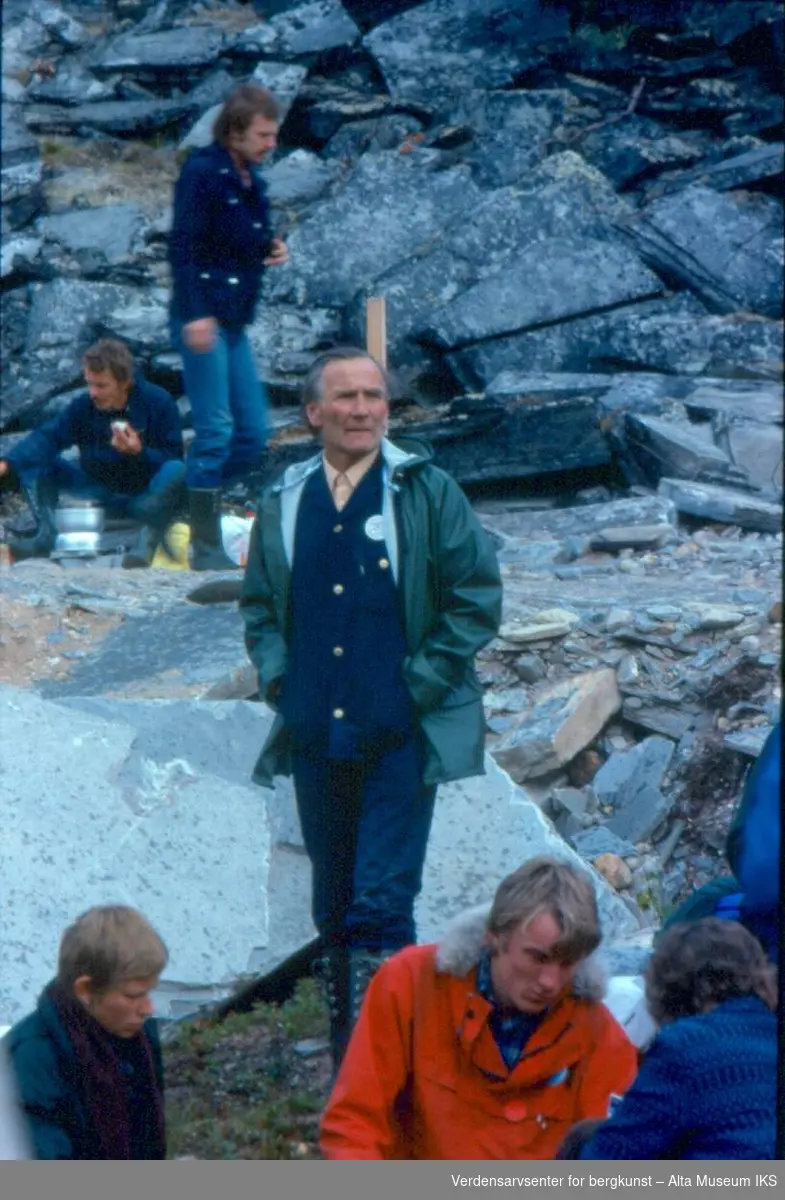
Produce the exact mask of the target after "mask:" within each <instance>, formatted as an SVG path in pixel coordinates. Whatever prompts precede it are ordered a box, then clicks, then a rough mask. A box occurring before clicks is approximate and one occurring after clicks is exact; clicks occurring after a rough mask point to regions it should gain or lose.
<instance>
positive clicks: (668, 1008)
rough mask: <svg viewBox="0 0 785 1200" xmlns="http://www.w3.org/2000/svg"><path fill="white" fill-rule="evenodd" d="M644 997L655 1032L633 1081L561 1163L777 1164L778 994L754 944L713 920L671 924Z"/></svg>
mask: <svg viewBox="0 0 785 1200" xmlns="http://www.w3.org/2000/svg"><path fill="white" fill-rule="evenodd" d="M646 998H647V1002H648V1006H649V1009H650V1011H651V1014H652V1016H653V1017H654V1019H655V1021H657V1023H658V1025H659V1026H660V1027H661V1029H660V1033H659V1034H658V1036H657V1038H656V1039H655V1041H654V1043H653V1044H652V1047H651V1049H650V1050H649V1052H648V1053H647V1055H646V1057H645V1058H644V1060H643V1062H642V1064H641V1067H640V1070H639V1072H638V1075H637V1077H636V1079H635V1082H634V1083H633V1085H632V1087H631V1088H630V1089H629V1091H628V1092H627V1093H626V1095H625V1096H624V1098H623V1099H622V1100H621V1101H620V1102H619V1104H618V1105H617V1107H616V1108H615V1110H614V1112H613V1114H612V1116H611V1117H610V1119H609V1120H607V1121H604V1122H603V1123H602V1124H599V1125H595V1127H594V1128H593V1130H592V1129H590V1128H587V1126H586V1125H584V1126H583V1128H579V1127H575V1128H574V1129H573V1130H572V1131H571V1133H570V1134H569V1135H568V1138H567V1139H566V1141H565V1143H564V1144H563V1145H562V1148H561V1150H560V1152H559V1157H560V1158H579V1159H589V1160H614V1159H642V1160H645V1159H671V1160H682V1161H685V1160H691V1159H773V1158H774V1157H775V1141H776V1096H777V1017H776V1013H775V1009H776V1005H777V987H776V976H775V972H774V968H773V967H772V965H771V964H770V963H769V962H768V961H767V958H766V955H765V953H764V951H763V949H762V947H761V945H760V943H759V941H758V940H757V939H756V938H755V937H754V936H753V935H752V934H751V933H750V932H749V931H748V930H746V929H745V928H744V926H743V925H740V924H739V923H738V922H736V921H726V920H721V919H720V918H718V917H706V918H704V919H703V920H700V921H695V922H692V923H683V924H681V925H674V926H673V927H672V928H671V929H669V930H667V931H666V932H665V933H664V934H663V936H662V938H661V939H660V941H659V942H658V944H657V946H656V948H655V950H654V953H653V955H652V957H651V959H650V961H649V966H648V969H647V972H646ZM587 1137H588V1140H586V1139H587ZM581 1143H582V1148H580V1146H581Z"/></svg>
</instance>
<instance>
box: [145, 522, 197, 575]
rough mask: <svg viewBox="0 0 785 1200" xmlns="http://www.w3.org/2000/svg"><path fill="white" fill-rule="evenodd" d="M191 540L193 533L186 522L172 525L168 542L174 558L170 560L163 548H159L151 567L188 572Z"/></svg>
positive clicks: (167, 538)
mask: <svg viewBox="0 0 785 1200" xmlns="http://www.w3.org/2000/svg"><path fill="white" fill-rule="evenodd" d="M190 540H191V531H190V529H189V528H188V526H187V525H186V524H185V522H184V521H178V522H176V524H174V525H170V526H169V528H168V529H167V531H166V541H167V543H168V545H169V547H170V549H171V550H172V553H173V554H174V558H170V557H169V555H168V554H167V553H166V551H165V550H164V548H163V545H161V546H159V547H158V549H157V550H156V552H155V555H154V557H153V561H152V563H151V566H153V567H166V568H167V570H169V571H187V570H188V567H189V563H188V544H189V542H190Z"/></svg>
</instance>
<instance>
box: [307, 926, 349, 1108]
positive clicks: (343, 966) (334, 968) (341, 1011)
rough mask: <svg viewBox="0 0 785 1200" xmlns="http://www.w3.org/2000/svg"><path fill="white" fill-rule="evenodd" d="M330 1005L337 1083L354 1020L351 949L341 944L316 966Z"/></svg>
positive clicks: (333, 1079) (328, 952)
mask: <svg viewBox="0 0 785 1200" xmlns="http://www.w3.org/2000/svg"><path fill="white" fill-rule="evenodd" d="M315 973H316V977H317V979H318V981H319V984H320V985H321V989H322V993H323V995H324V999H325V1001H326V1003H327V1009H328V1012H329V1014H330V1054H331V1055H332V1060H333V1070H332V1076H331V1079H330V1085H331V1086H332V1084H334V1083H335V1080H336V1078H337V1076H338V1071H339V1070H340V1067H341V1063H342V1062H343V1057H344V1054H345V1053H346V1047H347V1046H348V1045H349V1038H350V1036H351V1032H352V1028H353V1024H354V1022H353V1021H352V1014H351V1006H350V995H349V951H348V950H347V949H346V947H344V946H337V947H335V948H334V949H332V950H328V951H327V953H326V954H325V955H324V957H323V958H321V959H320V960H319V961H318V962H317V964H316V968H315Z"/></svg>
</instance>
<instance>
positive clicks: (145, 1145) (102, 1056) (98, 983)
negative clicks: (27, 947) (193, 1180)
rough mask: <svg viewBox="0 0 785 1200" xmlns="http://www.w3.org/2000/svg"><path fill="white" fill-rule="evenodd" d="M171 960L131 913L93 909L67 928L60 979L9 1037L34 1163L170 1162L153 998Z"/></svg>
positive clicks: (5, 1042) (123, 909)
mask: <svg viewBox="0 0 785 1200" xmlns="http://www.w3.org/2000/svg"><path fill="white" fill-rule="evenodd" d="M167 960H168V952H167V949H166V946H165V945H164V943H163V941H162V940H161V938H160V937H159V936H158V934H157V933H156V931H155V930H154V929H153V928H152V926H151V925H150V924H149V922H148V921H147V920H146V919H145V918H144V917H143V916H142V915H141V914H140V913H138V912H136V911H135V910H134V909H132V908H127V907H125V906H122V905H107V906H103V907H99V908H91V909H89V910H88V911H87V912H86V913H84V914H83V915H82V916H81V917H79V919H78V920H77V921H75V922H74V924H73V925H71V926H69V928H68V929H66V931H65V933H64V934H63V937H62V940H61V943H60V953H59V960H58V968H57V976H56V977H55V979H53V980H52V982H51V983H49V984H48V985H47V987H46V988H45V989H44V991H43V993H42V995H41V997H40V998H39V1001H38V1004H37V1006H36V1009H35V1011H34V1012H32V1013H31V1014H30V1015H29V1016H27V1017H24V1018H23V1019H22V1020H21V1021H20V1022H19V1023H18V1024H17V1025H14V1026H13V1028H12V1029H11V1030H10V1031H9V1032H8V1034H7V1035H6V1037H5V1038H4V1039H3V1046H4V1048H5V1049H6V1051H7V1052H8V1057H9V1060H10V1062H11V1066H12V1068H13V1072H14V1075H15V1080H16V1086H17V1091H18V1094H19V1100H20V1104H21V1108H22V1112H23V1115H24V1117H25V1118H26V1121H27V1125H28V1131H29V1137H30V1140H31V1142H32V1147H33V1154H34V1157H36V1158H39V1159H104V1160H107V1159H111V1160H114V1159H162V1158H165V1157H166V1139H165V1127H164V1109H163V1068H162V1061H161V1049H160V1044H159V1041H158V1035H157V1032H156V1028H155V1022H154V1021H153V1020H151V1015H152V1011H153V1008H152V1002H151V1000H150V992H151V991H152V990H153V988H154V987H155V986H156V984H157V983H158V977H159V975H160V973H161V971H162V970H163V968H164V967H165V965H166V963H167Z"/></svg>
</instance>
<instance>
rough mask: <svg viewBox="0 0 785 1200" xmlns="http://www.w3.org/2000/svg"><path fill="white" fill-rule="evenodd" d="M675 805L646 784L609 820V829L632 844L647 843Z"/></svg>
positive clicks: (670, 799)
mask: <svg viewBox="0 0 785 1200" xmlns="http://www.w3.org/2000/svg"><path fill="white" fill-rule="evenodd" d="M673 804H674V801H673V798H672V797H669V796H664V795H663V793H662V792H661V791H659V789H658V788H656V787H650V786H649V785H648V784H646V785H645V786H644V787H642V788H641V790H640V791H639V792H638V793H637V794H636V796H635V798H634V799H633V800H629V801H628V802H627V803H626V804H625V805H624V806H623V807H622V808H620V809H619V811H618V812H617V813H614V815H613V816H612V817H610V818H609V819H608V824H607V829H609V830H610V832H611V833H615V834H616V835H617V837H620V838H623V839H624V838H626V839H627V840H628V841H630V842H642V841H645V840H646V839H647V838H649V837H651V835H652V833H654V831H655V830H656V829H657V826H658V825H661V824H662V822H663V821H664V820H665V818H666V817H667V816H668V815H669V813H670V811H671V809H672V808H673Z"/></svg>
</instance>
